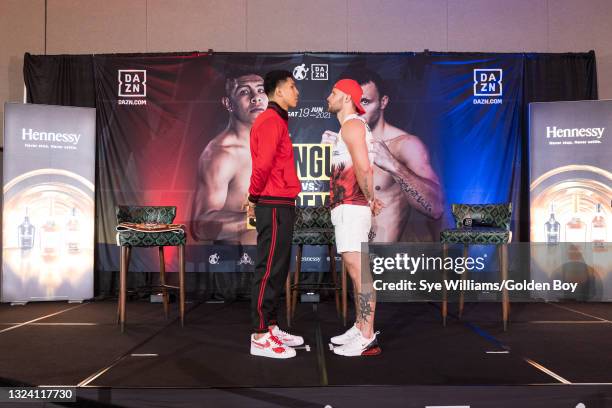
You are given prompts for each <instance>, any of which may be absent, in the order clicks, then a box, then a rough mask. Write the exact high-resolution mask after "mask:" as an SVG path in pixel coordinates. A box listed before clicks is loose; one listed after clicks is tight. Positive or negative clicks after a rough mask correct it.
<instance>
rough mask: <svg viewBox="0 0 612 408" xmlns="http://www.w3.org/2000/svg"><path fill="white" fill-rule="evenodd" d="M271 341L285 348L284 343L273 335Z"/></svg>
mask: <svg viewBox="0 0 612 408" xmlns="http://www.w3.org/2000/svg"><path fill="white" fill-rule="evenodd" d="M270 340H272V341H273V342H274V343H276V344H277V345H279V346H283V342H282V341H280V340H279V338H278V337H276V336H275V335H273V334H272V333H270Z"/></svg>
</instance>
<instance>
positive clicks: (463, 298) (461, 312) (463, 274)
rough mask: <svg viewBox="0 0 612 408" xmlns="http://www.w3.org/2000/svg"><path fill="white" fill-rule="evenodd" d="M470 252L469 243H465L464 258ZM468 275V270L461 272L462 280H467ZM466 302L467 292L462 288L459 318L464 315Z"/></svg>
mask: <svg viewBox="0 0 612 408" xmlns="http://www.w3.org/2000/svg"><path fill="white" fill-rule="evenodd" d="M468 254H469V251H468V246H467V244H463V259H466V258H467V257H468ZM466 275H467V270H466V271H463V273H462V274H461V280H462V281H465V279H466ZM464 303H465V292H464V291H463V289H461V291H460V292H459V319H461V318H462V317H463V306H464Z"/></svg>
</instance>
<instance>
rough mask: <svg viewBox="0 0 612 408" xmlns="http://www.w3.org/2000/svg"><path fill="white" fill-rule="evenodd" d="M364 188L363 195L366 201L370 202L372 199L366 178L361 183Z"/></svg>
mask: <svg viewBox="0 0 612 408" xmlns="http://www.w3.org/2000/svg"><path fill="white" fill-rule="evenodd" d="M363 184H364V187H365V191H364V192H363V195H364V196H365V197H366V200H368V201H370V200H371V199H372V197H370V187H369V186H368V179H367V178H366V179H365V180H364V181H363Z"/></svg>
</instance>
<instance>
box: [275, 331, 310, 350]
mask: <svg viewBox="0 0 612 408" xmlns="http://www.w3.org/2000/svg"><path fill="white" fill-rule="evenodd" d="M270 333H272V335H273V336H276V337H278V339H279V340H280V341H282V342H283V344H285V345H287V346H289V347H298V346H301V345H302V344H304V338H303V337H302V336H296V335H295V334H291V333H287V332H286V331H284V330H281V329H280V328H279V327H278V326H274V327H273V328H272V329H271V330H270Z"/></svg>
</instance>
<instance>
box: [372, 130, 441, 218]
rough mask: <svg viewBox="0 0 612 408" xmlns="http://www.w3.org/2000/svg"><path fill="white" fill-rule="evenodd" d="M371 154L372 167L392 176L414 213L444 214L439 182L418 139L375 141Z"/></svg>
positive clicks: (438, 215)
mask: <svg viewBox="0 0 612 408" xmlns="http://www.w3.org/2000/svg"><path fill="white" fill-rule="evenodd" d="M374 154H375V156H374V157H375V159H374V164H376V165H377V166H378V167H380V168H381V169H382V170H384V171H387V172H389V174H391V176H392V177H393V179H394V180H395V182H396V183H397V184H399V186H400V188H401V189H402V191H403V192H404V193H405V194H406V197H407V198H408V200H409V202H410V204H411V205H412V206H413V207H414V208H415V209H416V210H417V211H419V212H421V213H423V214H425V215H426V216H428V217H430V218H433V219H438V218H440V216H441V215H442V212H443V210H444V209H443V204H442V191H441V188H440V182H439V180H438V176H437V175H436V173H435V172H434V171H433V169H432V168H431V164H430V162H429V153H428V152H427V148H426V147H425V145H424V144H423V143H422V142H421V141H420V140H419V138H418V137H416V136H413V135H408V134H403V135H401V136H398V137H396V138H394V139H392V140H390V141H388V142H386V143H385V142H383V141H379V140H377V141H375V143H374Z"/></svg>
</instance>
